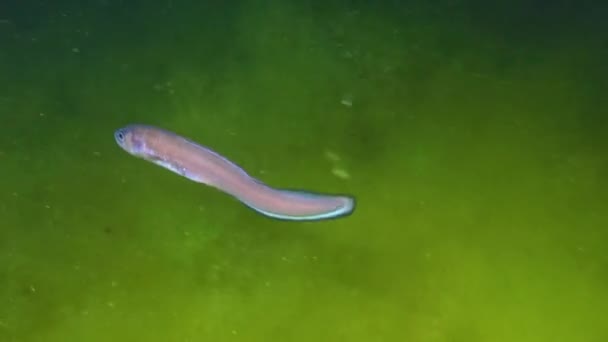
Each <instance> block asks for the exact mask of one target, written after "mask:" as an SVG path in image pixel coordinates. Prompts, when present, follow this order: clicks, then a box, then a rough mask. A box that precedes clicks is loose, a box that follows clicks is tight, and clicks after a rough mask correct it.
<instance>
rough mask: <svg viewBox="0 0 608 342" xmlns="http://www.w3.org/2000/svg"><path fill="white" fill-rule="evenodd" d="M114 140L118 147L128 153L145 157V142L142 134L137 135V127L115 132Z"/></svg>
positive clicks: (120, 129)
mask: <svg viewBox="0 0 608 342" xmlns="http://www.w3.org/2000/svg"><path fill="white" fill-rule="evenodd" d="M114 140H116V143H117V144H118V146H120V147H121V148H122V149H123V150H125V151H127V152H128V153H130V154H132V155H134V156H138V157H143V154H144V146H145V144H144V141H143V137H142V135H141V134H137V127H136V126H127V127H122V128H119V129H117V130H116V131H115V132H114Z"/></svg>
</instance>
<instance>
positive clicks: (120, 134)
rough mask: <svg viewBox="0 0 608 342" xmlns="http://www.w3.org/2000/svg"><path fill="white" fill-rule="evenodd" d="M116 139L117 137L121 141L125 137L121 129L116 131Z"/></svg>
mask: <svg viewBox="0 0 608 342" xmlns="http://www.w3.org/2000/svg"><path fill="white" fill-rule="evenodd" d="M116 139H118V140H119V141H123V140H124V139H125V135H124V133H123V132H122V131H118V132H116Z"/></svg>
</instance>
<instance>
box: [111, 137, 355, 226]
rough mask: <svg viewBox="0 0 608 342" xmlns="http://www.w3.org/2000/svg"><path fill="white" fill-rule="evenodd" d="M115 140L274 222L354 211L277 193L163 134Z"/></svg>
mask: <svg viewBox="0 0 608 342" xmlns="http://www.w3.org/2000/svg"><path fill="white" fill-rule="evenodd" d="M114 138H115V139H116V142H117V143H118V145H119V146H120V147H122V148H123V149H124V150H125V151H127V152H129V153H130V154H132V155H134V156H137V157H139V158H143V159H145V160H148V161H151V162H153V163H155V164H157V165H160V166H162V167H164V168H166V169H168V170H171V171H173V172H175V173H177V174H179V175H181V176H184V177H186V178H188V179H190V180H192V181H195V182H197V183H203V184H206V185H209V186H212V187H214V188H217V189H219V190H221V191H223V192H225V193H227V194H230V195H232V196H234V197H235V198H236V199H238V200H239V201H241V202H243V203H244V204H245V205H247V206H249V207H251V208H252V209H254V210H256V211H258V212H260V213H262V214H264V215H266V216H269V217H273V218H278V219H284V220H297V221H310V220H322V219H330V218H336V217H340V216H345V215H348V214H350V213H352V212H353V211H354V208H355V200H354V198H353V197H351V196H345V195H329V194H317V193H312V192H303V191H290V190H282V189H275V188H272V187H270V186H268V185H266V184H264V183H262V182H261V181H259V180H257V179H255V178H253V177H251V176H250V175H248V174H247V173H246V172H245V171H244V170H243V169H241V168H240V167H239V166H238V165H236V164H234V163H233V162H231V161H229V160H228V159H226V158H225V157H222V156H221V155H219V154H218V153H216V152H214V151H212V150H210V149H208V148H206V147H203V146H201V145H198V144H197V143H195V142H193V141H191V140H189V139H187V138H184V137H181V136H179V135H177V134H175V133H172V132H169V131H166V130H164V129H160V128H156V127H152V126H148V125H130V126H126V127H124V128H121V129H118V130H117V131H116V132H115V133H114Z"/></svg>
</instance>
